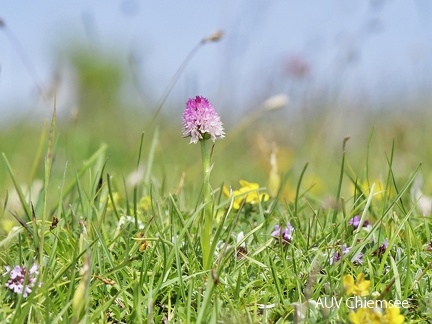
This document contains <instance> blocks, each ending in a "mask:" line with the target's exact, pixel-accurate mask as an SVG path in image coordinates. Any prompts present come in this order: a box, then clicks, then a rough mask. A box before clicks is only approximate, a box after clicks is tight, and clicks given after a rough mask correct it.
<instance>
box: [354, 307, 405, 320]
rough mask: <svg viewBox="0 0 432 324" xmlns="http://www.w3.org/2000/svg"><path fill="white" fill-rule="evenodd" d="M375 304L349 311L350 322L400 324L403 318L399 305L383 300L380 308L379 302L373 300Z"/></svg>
mask: <svg viewBox="0 0 432 324" xmlns="http://www.w3.org/2000/svg"><path fill="white" fill-rule="evenodd" d="M375 304H376V307H370V306H369V307H360V308H357V310H356V311H355V312H354V311H352V312H350V314H349V319H350V321H351V323H354V324H362V323H374V324H375V323H376V324H380V323H383V324H384V323H386V324H387V323H391V324H402V323H403V322H404V320H405V318H404V316H403V315H402V314H401V313H400V309H399V307H396V306H393V305H391V304H390V303H386V302H383V303H382V304H383V305H382V306H383V308H384V309H381V307H379V304H381V303H379V302H377V301H375ZM383 311H384V312H383Z"/></svg>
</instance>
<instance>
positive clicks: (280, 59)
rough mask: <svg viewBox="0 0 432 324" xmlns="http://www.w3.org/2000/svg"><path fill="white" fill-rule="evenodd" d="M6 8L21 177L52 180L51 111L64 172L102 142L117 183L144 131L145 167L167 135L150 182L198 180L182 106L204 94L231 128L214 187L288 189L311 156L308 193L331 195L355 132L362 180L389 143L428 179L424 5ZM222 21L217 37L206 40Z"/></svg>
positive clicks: (431, 79) (7, 117) (11, 115)
mask: <svg viewBox="0 0 432 324" xmlns="http://www.w3.org/2000/svg"><path fill="white" fill-rule="evenodd" d="M0 19H1V21H0V44H1V46H0V66H1V69H0V116H1V118H0V151H1V152H4V153H5V154H6V156H7V157H8V159H9V161H10V162H11V165H12V166H13V168H14V170H15V172H16V173H17V177H18V178H19V179H20V180H21V181H22V182H23V183H25V184H27V185H29V182H30V183H31V182H34V181H35V179H36V178H39V179H40V178H42V175H43V158H41V161H40V163H39V164H37V168H36V171H35V174H34V175H33V173H32V171H31V168H32V165H33V164H34V158H35V157H37V149H38V146H39V143H40V142H41V141H42V142H43V141H45V140H44V139H43V138H42V137H43V136H42V135H41V134H43V129H44V125H46V123H47V121H49V120H50V118H51V115H52V112H53V108H54V106H55V107H56V110H57V116H58V125H57V135H58V140H57V143H56V150H57V154H56V161H55V166H54V167H55V168H56V171H57V172H59V173H58V174H59V175H62V174H63V171H64V168H65V163H66V161H67V162H68V168H69V169H70V170H71V171H69V173H70V174H69V173H68V175H67V176H70V177H73V176H74V173H73V171H72V170H74V168H78V167H79V166H80V165H82V163H83V161H84V160H85V159H87V158H88V157H89V156H90V155H91V154H92V153H94V152H95V151H96V150H97V148H99V147H100V145H101V143H106V144H107V145H108V155H109V160H108V164H107V168H108V170H109V171H110V172H112V173H114V174H117V175H118V181H119V182H121V181H122V177H123V178H127V177H128V175H129V174H130V173H131V172H133V171H134V169H135V164H136V163H135V161H136V160H137V153H138V146H139V141H140V136H141V134H142V133H143V132H144V150H143V152H144V153H143V160H142V161H143V168H144V169H145V168H146V167H148V165H146V157H147V154H148V150H149V148H150V144H151V141H152V139H153V138H154V136H155V134H158V135H157V141H158V146H157V150H156V158H155V164H154V166H153V172H152V175H153V176H154V180H155V181H156V182H158V183H159V184H160V186H163V187H164V188H166V189H167V190H168V191H173V190H176V188H178V184H179V183H180V182H181V181H182V179H184V181H185V183H186V185H187V184H188V183H189V184H195V185H196V186H197V187H199V186H200V181H198V180H197V179H198V177H197V175H198V176H199V175H200V172H201V170H200V152H199V148H198V147H197V146H195V145H189V144H188V143H189V140H188V139H182V138H181V122H182V121H181V115H182V112H183V109H184V107H185V102H186V101H187V100H188V98H190V97H195V96H196V95H202V96H204V97H207V98H208V99H209V100H210V101H211V102H212V104H213V106H214V107H215V108H216V110H217V111H218V112H219V113H220V115H221V117H222V121H223V122H224V125H225V127H226V133H227V136H226V139H224V140H223V141H218V142H217V143H216V146H215V151H214V152H215V153H214V162H215V167H214V169H213V173H212V177H213V181H214V184H215V186H218V185H219V184H220V183H222V182H224V183H226V184H229V185H232V186H233V187H236V186H237V182H238V180H239V179H246V180H249V181H252V182H259V183H260V184H261V185H262V186H269V185H270V186H271V184H270V183H269V182H270V180H269V179H270V178H271V175H272V174H274V173H275V172H276V173H281V174H283V177H282V178H281V179H280V181H281V182H284V183H285V185H284V189H283V190H282V192H283V195H284V197H286V198H288V199H292V197H293V190H294V189H293V188H295V186H296V183H297V181H298V178H299V175H300V173H301V170H302V169H303V167H304V165H305V163H306V162H309V167H308V172H307V174H306V176H307V177H306V178H305V181H306V182H305V189H307V188H312V189H311V191H312V192H314V193H315V194H317V195H321V196H327V195H332V194H334V192H335V190H336V187H337V180H338V177H339V170H340V160H341V154H342V142H343V140H344V139H345V138H346V137H347V136H350V140H349V141H348V142H347V156H348V159H349V166H350V168H351V169H352V171H353V172H354V174H356V175H357V176H358V177H359V178H360V179H359V181H360V180H361V181H364V180H368V179H369V178H370V179H371V181H372V179H381V181H384V180H383V178H384V177H386V175H387V169H388V162H387V161H388V157H389V155H390V154H391V150H392V146H393V145H394V147H395V161H394V164H393V167H394V169H395V171H396V172H397V174H398V175H400V176H401V177H403V176H406V175H407V174H410V172H412V171H413V170H414V169H415V168H416V167H417V165H418V164H419V163H420V162H421V161H422V162H423V166H422V174H423V178H424V185H425V190H426V191H427V190H428V188H429V190H431V189H432V185H429V184H428V183H429V181H428V179H430V178H428V174H429V173H430V171H431V163H432V145H431V143H430V140H429V138H430V135H431V132H430V129H431V121H432V119H431V117H432V116H431V115H432V113H431V107H432V106H431V104H432V2H430V1H428V0H416V1H395V0H393V1H391V0H369V1H345V2H341V1H326V2H325V3H319V4H318V3H317V2H315V1H302V0H296V1H286V0H285V1H283V0H275V1H254V2H250V1H225V0H224V1H205V2H203V1H198V0H196V1H191V0H186V1H181V2H172V3H166V2H161V1H158V2H156V1H137V0H121V1H111V2H107V1H91V2H90V1H83V0H78V1H73V2H64V3H58V2H55V1H48V0H46V1H39V2H22V1H14V2H12V1H10V2H2V3H0ZM216 31H223V33H224V36H223V37H222V38H221V39H220V40H219V41H218V42H206V43H200V41H201V40H202V39H204V38H206V37H208V36H209V35H211V34H212V33H214V32H216ZM185 64H186V65H185ZM179 69H181V70H180V71H181V74H178V76H179V77H178V79H176V82H175V84H174V85H173V88H172V91H170V92H169V94H168V97H167V100H166V101H165V102H164V104H163V106H162V108H161V111H160V114H158V115H157V118H156V119H155V121H154V122H153V123H151V120H152V118H153V117H154V116H155V112H156V111H157V109H158V103H160V101H161V98H162V97H163V95H164V92H165V91H166V89H167V87H169V85H170V83H171V84H172V82H173V77H174V76H175V75H176V73H177V72H178V71H179ZM275 96H276V97H275ZM269 98H270V99H272V100H273V101H268V99H269ZM156 132H157V133H156ZM41 136H42V137H41ZM41 138H42V140H41ZM0 168H1V169H0V186H6V187H8V186H9V185H10V180H9V178H8V176H7V173H6V168H5V167H4V165H1V167H0ZM374 181H375V180H374ZM349 190H350V189H347V191H348V192H349ZM4 192H5V190H3V192H2V193H1V196H3V195H4Z"/></svg>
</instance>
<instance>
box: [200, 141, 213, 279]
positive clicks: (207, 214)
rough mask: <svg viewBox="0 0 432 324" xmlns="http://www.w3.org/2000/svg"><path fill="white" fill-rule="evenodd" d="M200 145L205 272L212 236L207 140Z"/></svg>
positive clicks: (207, 268) (209, 260)
mask: <svg viewBox="0 0 432 324" xmlns="http://www.w3.org/2000/svg"><path fill="white" fill-rule="evenodd" d="M200 143H201V157H202V164H203V179H204V184H203V192H204V204H205V206H204V209H203V220H204V230H203V232H202V236H201V248H202V253H203V267H204V269H205V270H209V269H210V268H211V251H210V250H211V248H210V239H211V234H212V215H211V208H210V206H211V205H210V203H211V194H210V172H211V166H210V154H209V153H208V150H207V145H206V144H207V140H206V139H203V140H201V141H200Z"/></svg>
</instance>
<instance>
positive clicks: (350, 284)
mask: <svg viewBox="0 0 432 324" xmlns="http://www.w3.org/2000/svg"><path fill="white" fill-rule="evenodd" d="M342 280H343V286H344V290H345V292H346V294H347V295H351V294H354V295H356V296H362V297H363V296H367V295H369V287H370V281H369V280H364V274H363V273H360V274H359V275H358V277H357V282H356V283H354V278H353V276H351V275H345V276H343V279H342Z"/></svg>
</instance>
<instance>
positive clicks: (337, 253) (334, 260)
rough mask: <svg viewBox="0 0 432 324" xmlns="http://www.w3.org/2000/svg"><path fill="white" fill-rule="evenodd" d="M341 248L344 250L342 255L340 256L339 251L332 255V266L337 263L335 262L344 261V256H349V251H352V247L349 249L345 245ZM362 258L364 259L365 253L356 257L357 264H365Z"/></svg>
mask: <svg viewBox="0 0 432 324" xmlns="http://www.w3.org/2000/svg"><path fill="white" fill-rule="evenodd" d="M341 248H342V249H341V250H342V254H340V252H339V251H336V252H332V254H331V256H330V264H333V263H335V262H338V261H339V260H340V259H342V256H343V255H345V254H347V253H348V252H349V251H351V249H352V246H350V247H347V246H346V245H345V244H343V245H342V247H341ZM362 257H363V253H361V252H360V253H359V254H358V255H357V257H356V259H355V262H358V263H360V264H362V263H363V261H362V259H361V258H362Z"/></svg>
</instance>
